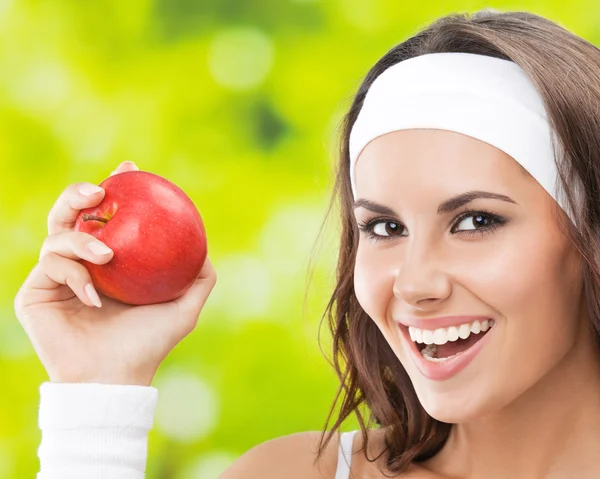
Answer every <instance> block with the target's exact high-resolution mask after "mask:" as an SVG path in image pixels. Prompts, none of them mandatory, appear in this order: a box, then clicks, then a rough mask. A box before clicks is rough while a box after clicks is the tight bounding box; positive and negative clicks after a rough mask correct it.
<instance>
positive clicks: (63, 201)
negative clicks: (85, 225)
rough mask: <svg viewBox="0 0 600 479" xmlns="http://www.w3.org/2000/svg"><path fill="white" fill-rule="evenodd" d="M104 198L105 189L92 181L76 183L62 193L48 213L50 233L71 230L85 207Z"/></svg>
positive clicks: (93, 204) (95, 203) (94, 204)
mask: <svg viewBox="0 0 600 479" xmlns="http://www.w3.org/2000/svg"><path fill="white" fill-rule="evenodd" d="M103 198H104V189H102V188H101V187H99V186H97V185H94V184H92V183H74V184H72V185H69V186H68V187H67V188H65V190H64V191H63V192H62V193H61V194H60V196H59V197H58V199H57V200H56V203H54V205H53V206H52V209H51V210H50V213H49V214H48V234H49V235H52V234H56V233H60V232H62V231H70V230H72V229H73V227H74V226H75V220H76V219H77V215H78V214H79V212H80V211H81V210H82V209H84V208H89V207H91V206H96V205H97V204H99V203H100V202H101V201H102V199H103Z"/></svg>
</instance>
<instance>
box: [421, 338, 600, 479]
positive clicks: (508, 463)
mask: <svg viewBox="0 0 600 479" xmlns="http://www.w3.org/2000/svg"><path fill="white" fill-rule="evenodd" d="M592 337H593V336H592V335H591V334H590V333H589V331H588V332H586V333H584V334H582V338H580V341H578V342H577V346H576V347H575V348H573V350H572V351H570V352H569V353H568V354H567V355H566V356H565V357H564V358H563V359H562V360H561V362H560V363H559V364H558V365H557V366H556V368H555V369H554V370H553V371H552V372H551V373H550V374H548V375H547V376H546V377H544V379H543V380H541V381H540V382H538V383H537V384H536V385H535V386H533V387H532V388H530V389H529V390H528V391H527V392H526V393H524V394H523V395H521V396H520V397H519V398H518V399H517V400H516V401H514V402H513V403H511V404H510V405H509V406H507V407H505V408H504V409H502V410H500V411H497V412H495V413H493V414H490V415H488V416H485V417H483V418H480V419H478V420H476V421H473V422H469V423H466V424H457V425H455V426H453V428H452V432H451V434H450V436H449V438H448V441H447V442H446V444H445V446H444V448H443V449H442V451H440V453H438V454H437V455H436V456H435V457H434V458H433V459H431V460H430V461H429V462H430V463H429V465H428V466H427V467H429V466H431V467H432V469H435V470H442V471H443V472H444V474H448V475H449V476H451V477H461V478H468V479H479V478H486V479H496V478H506V477H528V478H544V479H554V478H565V477H581V478H586V477H600V461H599V460H598V457H599V456H598V454H599V451H600V379H599V378H600V358H599V357H598V353H597V352H596V349H595V346H594V344H593V343H592V340H591V338H592Z"/></svg>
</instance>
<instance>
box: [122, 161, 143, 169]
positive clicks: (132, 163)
mask: <svg viewBox="0 0 600 479" xmlns="http://www.w3.org/2000/svg"><path fill="white" fill-rule="evenodd" d="M127 163H129V164H130V165H131V166H133V167H134V168H135V169H137V170H139V168H138V167H137V165H136V164H135V163H134V162H133V161H131V160H127V161H124V162H123V163H122V164H123V165H125V164H127Z"/></svg>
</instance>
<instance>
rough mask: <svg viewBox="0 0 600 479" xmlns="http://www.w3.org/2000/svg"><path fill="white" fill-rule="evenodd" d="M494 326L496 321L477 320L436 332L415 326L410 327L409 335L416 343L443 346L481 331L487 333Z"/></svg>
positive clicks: (436, 330) (439, 329)
mask: <svg viewBox="0 0 600 479" xmlns="http://www.w3.org/2000/svg"><path fill="white" fill-rule="evenodd" d="M492 326H494V320H493V319H490V320H487V319H486V320H484V321H479V320H475V321H473V322H472V323H466V324H461V325H458V326H450V327H448V328H438V329H435V330H431V329H419V328H415V327H413V326H409V328H408V333H409V334H410V339H411V340H412V341H414V342H416V343H419V344H423V343H425V344H426V345H433V344H435V345H442V344H446V343H447V342H448V341H457V340H458V338H461V339H467V338H468V337H469V336H470V335H471V333H473V334H479V333H480V332H481V331H483V332H485V331H487V330H488V329H490V328H491V327H492Z"/></svg>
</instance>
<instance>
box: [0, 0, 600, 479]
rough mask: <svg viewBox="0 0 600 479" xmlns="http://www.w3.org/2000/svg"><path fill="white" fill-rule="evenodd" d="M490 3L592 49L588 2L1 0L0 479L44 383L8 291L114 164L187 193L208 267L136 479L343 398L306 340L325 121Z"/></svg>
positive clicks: (327, 131) (225, 453)
mask: <svg viewBox="0 0 600 479" xmlns="http://www.w3.org/2000/svg"><path fill="white" fill-rule="evenodd" d="M485 7H492V8H496V9H499V10H513V9H515V10H529V11H532V12H534V13H538V14H541V15H544V16H546V17H548V18H551V19H552V20H554V21H557V22H558V23H560V24H561V25H563V26H565V27H566V28H568V29H570V30H571V31H573V32H575V33H576V34H578V35H580V36H583V37H584V38H586V39H587V40H589V41H591V42H592V43H595V44H600V29H599V28H598V25H599V24H600V7H599V6H598V4H597V2H596V1H595V0H594V1H592V0H588V1H571V2H568V3H564V2H560V1H557V0H553V1H528V2H523V1H520V2H514V3H510V2H487V3H484V2H467V1H463V2H452V1H432V2H426V3H420V4H417V3H416V2H410V3H409V2H401V1H391V0H327V1H325V0H261V1H259V0H127V1H124V0H110V1H109V0H101V1H100V0H99V1H92V0H71V1H68V0H52V1H41V0H37V1H34V0H12V1H11V0H0V219H1V233H2V234H1V235H0V278H1V281H2V288H1V289H0V312H1V313H2V314H1V315H0V479H7V478H11V479H12V478H15V479H16V478H18V479H23V478H34V477H35V473H36V472H37V471H38V467H39V466H38V459H37V446H38V445H39V441H40V437H41V435H40V432H39V430H38V428H37V408H38V401H39V390H38V388H39V385H40V383H41V382H43V381H46V380H47V376H46V373H45V371H44V369H43V367H42V366H41V364H40V362H39V360H38V359H37V357H36V356H35V353H34V351H33V348H32V347H31V345H30V343H29V340H28V338H27V336H26V335H25V333H24V331H23V330H22V328H21V326H20V325H19V323H18V321H17V319H16V318H15V315H14V311H13V298H14V295H15V294H16V292H17V290H18V288H19V287H20V284H21V283H22V281H23V280H24V279H25V277H26V275H27V274H28V272H29V270H30V269H31V268H32V267H33V265H34V264H35V262H36V261H37V257H38V254H39V248H40V246H41V243H42V241H43V240H44V238H45V236H46V234H47V232H46V217H47V214H48V212H49V210H50V208H51V206H52V204H53V203H54V201H55V200H56V198H57V197H58V195H59V194H60V192H61V191H62V190H63V189H64V188H65V187H66V186H67V185H69V184H70V183H74V182H78V181H90V182H94V183H100V182H101V181H102V180H103V179H104V178H105V177H107V176H108V175H109V174H110V172H111V171H112V170H113V169H114V168H115V167H116V166H117V165H118V164H119V163H120V162H121V161H125V160H133V161H135V162H136V163H137V165H138V166H139V167H140V168H141V169H143V170H147V171H152V172H154V173H157V174H160V175H162V176H164V177H166V178H168V179H170V180H171V181H173V182H175V183H176V184H178V185H179V186H180V187H181V188H183V190H184V191H186V192H187V193H188V194H189V195H190V197H191V198H192V199H193V200H194V202H195V203H196V205H197V206H198V209H199V210H200V212H201V214H202V216H203V218H204V221H205V225H206V229H207V233H208V242H209V256H210V258H211V260H212V262H213V264H214V265H215V268H216V269H217V272H218V276H219V281H218V284H217V286H216V287H215V290H214V291H213V293H212V294H211V296H210V298H209V300H208V302H207V304H206V306H205V309H204V311H203V312H202V315H201V319H200V321H199V324H198V327H197V328H196V330H195V331H194V332H193V333H192V334H191V335H190V336H188V337H187V338H186V339H185V340H184V341H183V342H181V343H180V344H179V345H178V346H177V347H176V349H175V350H174V351H173V352H172V353H171V354H170V356H169V357H168V358H167V360H166V361H165V362H164V363H163V365H162V366H161V368H160V369H159V371H158V374H157V376H156V379H155V383H154V385H155V386H156V387H158V388H159V390H160V396H159V398H160V399H159V404H158V410H157V415H156V421H155V426H154V429H153V430H152V431H151V432H150V448H149V459H148V474H147V477H148V478H150V479H153V478H174V479H177V478H181V479H216V478H217V477H218V475H219V474H220V473H221V472H222V471H223V470H224V469H225V468H226V467H227V466H228V465H229V464H230V463H231V462H232V461H234V460H235V458H236V457H238V456H239V455H241V454H242V453H243V452H245V451H246V450H248V449H250V448H251V447H252V446H254V445H256V444H258V443H260V442H263V441H266V440H268V439H271V438H275V437H278V436H282V435H287V434H291V433H294V432H299V431H306V430H320V429H322V428H323V426H324V422H325V419H326V416H327V413H328V411H329V408H330V406H331V404H332V400H333V398H334V394H335V391H336V389H337V379H336V377H335V375H334V373H333V370H332V368H331V367H330V366H329V364H328V363H327V359H326V357H329V356H330V352H329V345H330V335H329V333H328V329H327V327H326V324H325V323H324V324H323V326H322V328H321V344H322V347H323V351H321V350H320V348H319V342H318V336H319V322H320V317H321V314H322V311H323V309H324V307H325V304H326V302H327V300H328V298H329V294H330V293H331V290H332V286H333V278H334V267H335V260H336V246H337V238H336V231H337V230H336V223H337V218H335V217H334V218H333V219H332V221H331V222H330V223H328V226H327V227H326V229H325V234H324V236H323V237H322V239H321V241H319V242H318V243H317V246H318V247H317V249H315V250H314V252H313V251H312V248H313V245H315V241H316V240H317V233H318V231H319V228H320V226H321V223H322V221H323V220H324V217H325V212H326V208H327V205H328V198H329V196H328V195H329V192H330V189H331V185H332V175H331V170H332V164H333V161H334V157H335V148H336V142H337V130H336V128H337V127H338V125H339V122H340V119H341V117H342V115H343V113H344V111H345V108H347V107H348V105H349V101H350V99H351V97H352V95H353V93H354V91H355V89H356V88H357V86H358V84H359V82H360V80H361V77H362V76H363V75H364V74H365V73H366V71H367V70H368V68H370V66H371V65H372V64H373V63H375V62H376V61H377V59H378V58H379V57H380V56H381V55H383V54H384V53H385V52H386V51H387V50H388V49H389V48H391V47H392V46H393V45H395V44H396V43H399V42H400V41H402V40H404V39H406V38H407V37H408V36H409V35H412V34H414V33H416V31H417V30H418V29H420V28H421V27H423V26H425V25H426V24H428V23H429V22H431V21H432V20H434V19H435V18H436V17H439V16H441V15H444V14H447V13H450V12H456V11H474V10H478V9H481V8H485ZM313 253H314V260H313V263H312V266H314V273H313V279H312V281H311V282H310V287H309V285H308V278H309V276H308V271H309V269H308V267H309V266H310V264H309V261H310V259H311V254H313ZM305 293H307V294H308V296H307V301H306V303H305ZM357 427H358V425H357V423H356V422H355V421H354V419H352V420H351V421H348V422H347V424H346V425H345V427H344V429H345V430H350V429H355V428H357Z"/></svg>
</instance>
